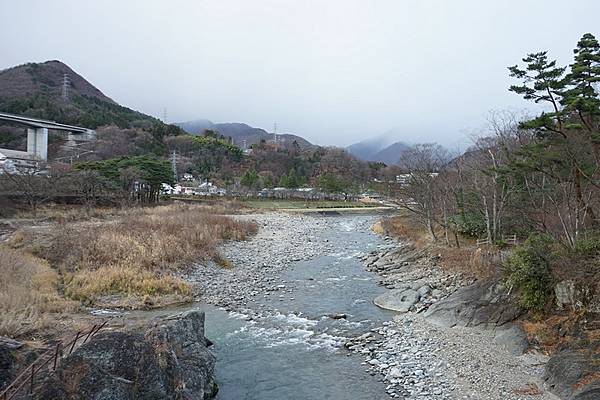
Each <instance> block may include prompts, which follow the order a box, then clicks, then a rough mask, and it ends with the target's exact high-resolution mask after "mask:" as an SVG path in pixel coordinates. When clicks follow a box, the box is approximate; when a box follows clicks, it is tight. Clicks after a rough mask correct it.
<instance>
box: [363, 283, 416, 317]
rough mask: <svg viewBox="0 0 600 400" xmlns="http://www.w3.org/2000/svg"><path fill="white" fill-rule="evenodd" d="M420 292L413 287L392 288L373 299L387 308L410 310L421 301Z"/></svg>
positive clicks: (376, 303)
mask: <svg viewBox="0 0 600 400" xmlns="http://www.w3.org/2000/svg"><path fill="white" fill-rule="evenodd" d="M419 298H420V296H419V293H418V292H417V291H416V290H412V289H392V290H390V291H388V292H386V293H384V294H382V295H379V296H377V297H376V298H375V300H373V302H374V303H375V305H377V306H378V307H381V308H384V309H386V310H392V311H398V312H408V311H410V309H411V307H412V306H414V305H415V304H416V303H417V302H418V301H419Z"/></svg>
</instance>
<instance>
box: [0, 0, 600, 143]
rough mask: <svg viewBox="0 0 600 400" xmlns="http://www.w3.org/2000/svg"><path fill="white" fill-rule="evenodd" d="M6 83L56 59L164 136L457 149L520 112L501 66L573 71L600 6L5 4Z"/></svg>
mask: <svg viewBox="0 0 600 400" xmlns="http://www.w3.org/2000/svg"><path fill="white" fill-rule="evenodd" d="M0 15H2V23H1V24H0V37H2V40H0V69H3V68H7V67H10V66H13V65H17V64H23V63H26V62H40V61H46V60H51V59H59V60H61V61H63V62H65V63H67V64H68V65H69V66H71V67H72V68H73V69H74V70H75V71H77V72H78V73H79V74H81V75H82V76H83V77H85V78H86V79H88V80H89V81H90V82H91V83H92V84H94V85H95V86H97V87H98V88H99V89H100V90H102V91H103V92H104V93H105V94H106V95H108V96H109V97H111V98H113V99H114V100H116V101H117V102H119V103H121V104H123V105H126V106H128V107H131V108H134V109H137V110H140V111H142V112H145V113H148V114H151V115H154V116H157V117H162V114H163V109H164V108H165V107H166V108H167V113H168V121H169V122H174V121H184V120H191V119H197V118H206V119H210V120H212V121H215V122H246V123H248V124H251V125H254V126H258V127H262V128H265V129H267V130H269V131H271V130H272V128H273V123H274V122H277V125H278V130H279V131H281V132H291V133H295V134H299V135H301V136H304V137H306V138H307V139H309V140H311V141H312V142H315V143H317V144H335V145H348V144H351V143H353V142H356V141H360V140H362V139H364V138H367V137H370V136H377V135H380V134H382V133H384V132H386V131H389V130H391V129H394V132H395V135H396V137H397V139H402V140H408V141H411V142H424V141H439V142H442V143H444V144H446V145H449V146H453V145H455V144H456V143H464V142H465V139H464V138H465V136H466V134H467V133H469V132H475V131H477V130H479V129H480V128H481V127H482V126H483V125H484V123H485V116H486V114H487V112H488V111H489V110H491V109H505V108H509V107H512V108H523V107H528V106H529V105H528V104H527V103H526V102H524V101H522V100H521V99H520V98H519V97H518V96H517V95H515V94H511V93H509V92H508V91H507V87H508V86H509V85H510V83H511V79H509V78H508V74H507V69H506V67H507V66H508V65H512V64H515V63H517V62H518V61H519V60H520V59H521V58H522V57H523V56H524V55H525V54H526V53H527V52H531V51H538V50H546V49H548V50H550V51H551V56H552V57H555V58H558V59H559V60H560V61H561V62H563V63H568V62H569V61H570V58H571V54H572V49H573V47H574V46H575V44H576V43H577V40H578V39H579V37H580V36H581V35H582V34H583V33H585V32H591V33H593V34H595V35H596V36H600V1H598V0H571V1H565V0H562V1H558V0H502V1H499V0H497V1H482V0H452V1H449V0H436V1H434V0H430V1H428V0H410V1H409V0H389V1H385V0H363V1H355V0H322V1H308V0H205V1H202V0H189V1H166V0H164V1H150V0H139V1H132V0H128V1H123V0H114V1H113V0H110V1H107V0H104V1H80V0H72V1H66V0H53V1H46V0H37V1H36V0H18V1H15V0H0Z"/></svg>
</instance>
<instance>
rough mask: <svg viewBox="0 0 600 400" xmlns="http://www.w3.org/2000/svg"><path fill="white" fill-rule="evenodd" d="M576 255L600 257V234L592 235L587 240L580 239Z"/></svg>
mask: <svg viewBox="0 0 600 400" xmlns="http://www.w3.org/2000/svg"><path fill="white" fill-rule="evenodd" d="M575 253H577V255H580V256H582V257H594V256H598V255H600V234H597V233H595V234H592V235H590V236H588V237H587V238H585V239H579V240H578V241H577V243H576V244H575Z"/></svg>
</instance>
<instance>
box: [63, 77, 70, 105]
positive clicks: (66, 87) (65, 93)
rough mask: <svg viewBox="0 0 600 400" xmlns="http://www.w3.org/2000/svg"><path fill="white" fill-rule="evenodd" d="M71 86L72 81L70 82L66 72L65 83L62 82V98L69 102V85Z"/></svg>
mask: <svg viewBox="0 0 600 400" xmlns="http://www.w3.org/2000/svg"><path fill="white" fill-rule="evenodd" d="M70 84H71V81H70V80H69V74H67V73H66V72H65V73H64V74H63V81H62V98H63V100H65V101H67V100H69V85H70Z"/></svg>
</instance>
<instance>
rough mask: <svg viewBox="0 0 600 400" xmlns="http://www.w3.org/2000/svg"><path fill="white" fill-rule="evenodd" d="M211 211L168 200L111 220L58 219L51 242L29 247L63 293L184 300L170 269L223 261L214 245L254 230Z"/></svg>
mask: <svg viewBox="0 0 600 400" xmlns="http://www.w3.org/2000/svg"><path fill="white" fill-rule="evenodd" d="M211 211H212V210H211V209H206V208H205V207H202V206H195V205H181V204H173V205H168V206H158V207H154V208H138V209H132V210H130V213H129V214H128V215H126V216H122V217H120V218H117V219H115V220H112V221H102V222H96V223H78V224H59V225H57V228H58V229H56V231H55V232H54V233H53V234H52V240H51V245H50V246H47V247H45V248H41V249H35V251H36V252H37V253H38V254H39V255H41V256H43V257H44V258H46V259H48V260H49V261H50V262H51V263H52V265H55V266H57V268H58V269H59V270H60V271H61V272H62V273H63V274H64V282H65V294H66V295H67V296H69V297H70V298H73V299H77V300H80V301H83V302H85V303H88V304H93V303H95V302H96V301H97V300H98V299H99V298H100V297H101V296H107V295H122V296H130V297H131V296H138V297H140V298H142V297H145V296H152V297H159V296H163V295H167V294H175V295H178V296H179V297H180V300H185V299H187V298H189V296H190V295H191V289H190V287H189V285H187V284H186V283H185V282H184V281H182V280H181V279H179V278H177V277H175V276H174V275H173V273H174V272H175V271H177V270H179V269H180V268H181V267H185V266H188V265H190V264H191V263H193V262H195V261H198V260H201V259H204V260H207V259H211V258H212V259H215V260H216V261H218V262H219V263H220V264H222V265H225V266H226V263H225V262H223V261H222V260H223V259H222V257H221V256H220V255H219V253H218V252H217V247H218V246H219V245H220V244H221V243H222V242H223V241H225V240H244V239H245V238H246V237H247V236H248V235H251V234H254V233H255V232H256V229H257V228H256V225H255V224H253V223H249V222H239V221H235V220H234V219H232V218H230V217H226V216H221V215H215V214H214V213H211Z"/></svg>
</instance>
